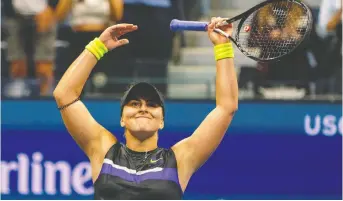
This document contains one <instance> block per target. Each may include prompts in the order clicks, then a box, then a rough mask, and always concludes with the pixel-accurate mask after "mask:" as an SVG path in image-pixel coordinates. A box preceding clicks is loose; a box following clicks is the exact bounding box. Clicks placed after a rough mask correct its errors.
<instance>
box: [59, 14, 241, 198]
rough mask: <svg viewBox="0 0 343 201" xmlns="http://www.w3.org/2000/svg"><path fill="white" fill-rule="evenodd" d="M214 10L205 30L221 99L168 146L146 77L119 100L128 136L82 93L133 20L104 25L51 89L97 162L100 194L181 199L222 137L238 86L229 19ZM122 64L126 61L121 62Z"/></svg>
mask: <svg viewBox="0 0 343 201" xmlns="http://www.w3.org/2000/svg"><path fill="white" fill-rule="evenodd" d="M223 20H224V19H222V18H212V20H211V22H210V24H209V26H208V36H209V39H210V40H211V41H212V43H213V45H214V52H215V60H216V68H217V75H216V107H215V108H214V109H213V111H212V112H210V113H209V114H208V116H207V117H206V118H205V120H204V121H203V122H202V123H201V124H200V126H199V127H198V128H197V129H196V130H195V131H194V133H193V134H192V135H191V136H190V137H188V138H186V139H184V140H182V141H180V142H178V143H177V144H175V145H174V146H172V147H171V148H169V149H164V148H160V147H158V145H157V144H158V130H160V129H163V127H164V102H163V99H162V98H161V96H160V93H159V92H158V91H157V89H156V88H155V87H154V86H152V85H150V84H148V83H144V82H141V83H137V84H135V85H132V86H131V87H130V88H129V89H128V90H127V91H126V93H125V94H124V96H123V98H122V104H121V120H120V125H121V126H122V127H124V128H125V133H124V134H125V138H126V144H125V145H124V144H122V143H120V142H118V140H117V138H116V137H115V136H114V135H113V134H111V133H110V132H109V131H108V130H106V129H105V128H104V127H102V126H101V125H100V124H99V123H97V122H96V120H94V119H93V118H92V116H91V114H90V113H89V112H88V110H87V108H86V107H85V106H84V104H83V103H82V102H81V101H80V98H79V97H80V94H81V91H82V89H83V86H84V84H85V82H86V80H87V78H88V76H89V74H90V73H91V71H92V69H93V68H94V66H95V65H96V63H97V61H98V60H99V59H101V57H102V56H103V55H104V54H105V53H106V52H107V51H110V50H113V49H115V48H118V47H120V46H122V45H126V44H128V43H129V41H128V40H127V39H119V37H120V36H122V35H124V34H126V33H128V32H132V31H136V30H137V29H138V27H137V26H136V25H133V24H118V25H114V26H111V27H109V28H107V29H106V30H105V31H104V32H103V33H102V34H101V35H100V37H99V38H96V39H94V40H93V41H92V42H90V43H89V44H88V45H87V46H86V48H85V50H84V51H83V52H82V53H81V55H80V56H79V57H78V58H77V59H76V60H75V61H74V62H73V63H72V64H71V65H70V67H69V68H68V70H67V71H66V72H65V74H64V75H63V77H62V79H61V81H60V82H59V84H58V86H57V87H56V89H55V91H54V97H55V99H56V101H57V104H58V106H59V109H60V111H61V114H62V118H63V121H64V123H65V125H66V127H67V129H68V131H69V133H70V134H71V135H72V137H73V138H74V140H75V141H76V142H77V144H78V145H79V146H80V147H81V149H82V150H83V151H84V152H85V154H86V155H87V157H88V158H89V160H90V163H91V167H92V179H93V183H94V191H95V195H94V196H95V197H94V198H95V199H111V200H116V199H126V200H128V199H136V200H137V199H150V200H151V199H168V200H172V199H181V198H182V195H183V192H184V191H185V189H186V187H187V184H188V182H189V180H190V178H191V176H192V175H193V173H194V172H195V171H196V170H197V169H198V168H199V167H200V166H202V165H203V164H204V163H205V161H206V160H207V159H208V158H209V157H210V155H211V154H212V153H213V152H214V151H215V150H216V148H217V147H218V145H219V143H220V142H221V140H222V139H223V137H224V135H225V133H226V130H227V128H228V126H229V125H230V123H231V120H232V118H233V116H234V113H235V111H236V110H237V107H238V87H237V78H236V73H235V70H234V62H233V57H234V55H233V48H232V44H231V43H230V41H229V40H228V39H227V38H226V37H224V36H222V35H220V34H218V33H217V32H215V31H214V28H220V29H222V30H223V31H225V32H226V33H228V34H231V33H232V26H231V25H226V26H218V25H219V24H220V23H221V22H222V21H223ZM123 67H124V66H123Z"/></svg>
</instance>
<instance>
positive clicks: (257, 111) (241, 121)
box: [1, 100, 342, 199]
mask: <svg viewBox="0 0 343 201" xmlns="http://www.w3.org/2000/svg"><path fill="white" fill-rule="evenodd" d="M85 104H86V106H87V107H88V108H89V110H90V112H91V113H92V115H93V116H94V117H95V119H97V121H98V122H99V123H101V124H102V125H103V126H105V127H106V128H107V129H109V130H110V131H112V132H113V133H115V134H116V136H117V137H118V138H119V139H121V140H123V138H122V132H123V130H122V129H121V128H120V127H119V113H120V109H119V102H116V101H88V102H85ZM213 108H214V103H212V102H211V103H209V102H175V101H174V102H167V107H166V126H165V129H164V130H163V131H162V132H160V144H159V145H160V146H162V147H170V146H172V145H173V144H175V143H176V142H177V141H179V140H181V139H183V138H185V137H187V136H189V135H190V134H191V133H192V131H193V130H194V129H195V128H196V127H197V126H198V125H199V124H200V123H201V121H202V120H203V119H204V117H205V116H206V115H207V114H208V113H209V112H210V111H211V110H212V109H213ZM1 113H2V135H1V147H2V148H1V150H2V153H1V162H2V168H3V167H5V166H6V168H8V167H9V166H10V164H11V162H12V165H13V164H17V166H16V167H17V168H18V171H12V172H11V173H10V174H4V175H3V176H2V179H1V180H2V182H3V183H2V185H1V186H2V187H1V188H2V189H1V193H2V198H3V199H91V198H92V186H91V181H90V177H89V175H88V173H89V169H87V168H89V164H88V162H87V158H86V157H85V155H84V154H83V153H82V151H81V150H80V149H79V147H78V146H77V145H76V144H75V143H74V141H73V139H72V138H71V137H70V136H69V134H68V133H67V131H66V129H65V127H64V125H63V123H62V120H61V117H60V114H59V111H58V110H57V109H56V104H55V102H54V101H50V100H46V101H3V102H2V110H1ZM34 153H36V154H37V153H38V154H39V155H41V157H42V158H41V162H40V164H42V165H41V167H42V178H41V179H39V177H37V172H36V173H33V172H34V170H33V169H34V168H33V167H34V165H33V164H34V162H33V161H34V160H33V158H34V157H33V154H34ZM36 157H37V156H36ZM35 160H36V161H37V158H36V159H35ZM25 161H26V163H25ZM61 162H62V163H63V162H64V163H63V164H66V165H65V166H63V167H64V168H66V167H67V169H68V167H70V170H66V172H68V171H70V174H71V175H77V174H81V175H82V177H83V178H84V180H85V182H84V183H81V184H80V182H77V181H74V180H73V179H72V180H71V181H70V182H69V184H66V183H65V181H62V180H61V176H62V175H63V174H60V173H57V174H56V175H55V176H56V179H54V178H51V177H50V176H47V171H48V170H47V169H46V167H47V166H48V165H47V164H49V163H50V164H51V163H52V164H55V165H56V164H61ZM36 163H37V162H36ZM13 167H14V166H13ZM35 167H37V166H35ZM36 170H37V169H36ZM78 171H79V172H78ZM34 174H35V176H34ZM6 175H7V176H9V179H7V178H5V177H6ZM25 175H28V178H25ZM34 177H35V178H36V179H33V178H34ZM71 177H72V176H71ZM37 178H38V179H37ZM7 180H8V181H9V184H8V185H7V184H6V181H7ZM32 180H34V182H32ZM46 181H53V182H54V184H55V185H56V191H55V192H54V190H51V188H54V187H51V185H50V187H49V185H47V184H45V182H46ZM4 182H5V183H4ZM33 183H34V184H33ZM40 184H41V187H40ZM34 186H35V187H34ZM37 186H38V187H37ZM53 186H54V185H53ZM6 187H8V189H6ZM37 189H38V190H37ZM185 198H186V199H221V198H223V199H342V106H341V105H340V104H328V103H295V102H288V103H287V102H264V103H262V102H261V103H255V102H241V103H240V106H239V111H238V112H237V114H236V116H235V118H234V120H233V122H232V125H231V126H230V128H229V130H228V132H227V135H226V137H225V138H224V140H223V142H222V143H221V145H220V147H219V148H218V149H217V151H216V152H215V153H214V154H213V155H212V156H211V158H210V159H209V160H208V161H207V163H206V164H205V165H204V166H203V167H202V168H201V169H200V170H199V171H198V172H197V173H195V174H194V176H193V177H192V179H191V181H190V183H189V186H188V188H187V190H186V193H185Z"/></svg>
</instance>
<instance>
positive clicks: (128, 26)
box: [110, 24, 138, 31]
mask: <svg viewBox="0 0 343 201" xmlns="http://www.w3.org/2000/svg"><path fill="white" fill-rule="evenodd" d="M110 29H111V30H113V31H117V30H120V31H126V30H128V31H134V30H137V29H138V26H137V25H134V24H116V25H113V26H111V27H110Z"/></svg>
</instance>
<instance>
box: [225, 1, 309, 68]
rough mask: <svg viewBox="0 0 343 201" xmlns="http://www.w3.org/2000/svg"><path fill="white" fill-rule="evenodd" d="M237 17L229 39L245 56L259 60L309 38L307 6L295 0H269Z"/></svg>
mask: <svg viewBox="0 0 343 201" xmlns="http://www.w3.org/2000/svg"><path fill="white" fill-rule="evenodd" d="M239 17H240V21H239V22H238V24H237V25H236V27H237V28H236V29H235V31H234V33H233V35H232V37H230V39H231V40H232V41H233V42H234V43H235V44H236V46H237V47H238V48H239V50H240V51H241V52H242V53H243V54H244V55H245V56H247V57H249V58H251V59H253V60H255V61H259V62H272V61H277V60H280V59H281V58H282V57H284V56H287V55H289V54H291V53H292V52H293V51H294V50H295V49H297V48H298V47H299V46H300V45H301V44H302V43H303V42H304V41H305V40H306V39H307V38H308V36H309V35H310V33H311V31H312V25H313V18H312V13H311V10H310V8H308V7H307V6H306V5H305V4H304V3H302V2H300V1H297V0H269V1H266V2H263V3H261V4H259V5H257V6H255V7H254V8H252V9H250V10H249V11H247V12H245V13H243V14H242V15H240V16H239ZM237 18H238V17H235V19H230V20H228V22H229V23H232V21H233V20H236V21H237V20H238V19H237Z"/></svg>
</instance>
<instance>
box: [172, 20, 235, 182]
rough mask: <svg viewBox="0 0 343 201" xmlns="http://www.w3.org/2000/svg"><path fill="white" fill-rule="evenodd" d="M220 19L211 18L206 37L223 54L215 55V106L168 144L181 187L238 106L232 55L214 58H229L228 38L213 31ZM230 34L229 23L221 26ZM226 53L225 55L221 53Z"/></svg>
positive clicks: (216, 142)
mask: <svg viewBox="0 0 343 201" xmlns="http://www.w3.org/2000/svg"><path fill="white" fill-rule="evenodd" d="M222 20H223V19H221V18H212V21H211V24H210V25H209V27H208V34H209V38H210V39H211V41H212V43H213V44H214V45H215V46H216V47H215V48H216V49H217V48H221V50H218V49H217V50H216V51H222V52H226V53H222V54H221V55H220V54H217V53H216V58H217V59H218V61H216V68H217V69H216V70H217V73H216V107H215V108H214V109H213V110H212V111H211V112H210V114H208V116H207V117H206V118H205V120H204V121H203V122H202V123H201V124H200V126H199V127H198V128H197V129H196V130H195V132H194V133H193V134H192V135H191V136H190V137H188V138H186V139H184V140H182V141H180V142H179V143H177V144H176V145H174V146H173V147H172V149H173V150H174V152H175V155H176V159H177V162H178V171H179V178H180V182H181V185H183V187H184V188H185V185H186V184H187V183H188V180H189V179H190V177H191V175H192V174H193V173H194V172H195V171H196V170H197V169H198V168H199V167H200V166H201V165H202V164H203V163H204V162H205V161H206V160H207V159H208V158H209V157H210V155H211V154H212V153H213V152H214V151H215V150H216V148H217V147H218V145H219V144H220V142H221V141H222V139H223V137H224V134H225V133H226V130H227V128H228V126H229V125H230V123H231V120H232V118H233V116H234V113H235V112H236V110H237V108H238V86H237V77H236V72H235V69H234V62H233V58H222V57H221V58H218V56H219V57H220V56H224V57H232V55H231V56H229V55H230V53H229V52H230V51H233V50H232V48H230V46H231V44H230V43H229V40H228V39H227V38H226V37H224V36H222V35H220V34H217V33H216V32H214V30H213V29H214V27H215V24H216V23H219V22H221V21H222ZM221 29H222V30H223V31H225V32H226V33H229V34H231V32H232V25H228V26H225V27H221ZM225 55H226V56H225Z"/></svg>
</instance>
